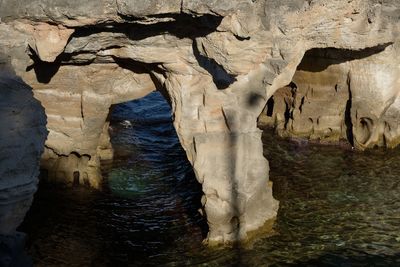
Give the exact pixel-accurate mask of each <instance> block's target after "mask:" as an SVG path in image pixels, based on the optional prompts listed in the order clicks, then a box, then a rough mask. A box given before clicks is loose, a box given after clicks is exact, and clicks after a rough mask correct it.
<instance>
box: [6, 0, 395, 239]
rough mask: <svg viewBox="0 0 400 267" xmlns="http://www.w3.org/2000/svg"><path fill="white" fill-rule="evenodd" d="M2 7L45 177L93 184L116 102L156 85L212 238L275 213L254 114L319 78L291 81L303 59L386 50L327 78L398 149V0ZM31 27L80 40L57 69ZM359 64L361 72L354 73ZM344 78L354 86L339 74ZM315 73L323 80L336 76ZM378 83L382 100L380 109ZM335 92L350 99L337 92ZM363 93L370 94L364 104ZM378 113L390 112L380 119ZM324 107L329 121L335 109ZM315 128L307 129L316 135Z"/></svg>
mask: <svg viewBox="0 0 400 267" xmlns="http://www.w3.org/2000/svg"><path fill="white" fill-rule="evenodd" d="M78 2H79V3H78ZM0 5H1V6H0V17H1V18H2V21H3V22H2V23H0V37H1V38H0V48H1V50H2V51H3V52H6V53H7V54H8V55H9V56H10V57H11V61H12V65H13V67H14V69H15V71H16V72H17V73H18V74H19V75H21V76H22V77H23V79H24V80H25V81H26V82H27V83H29V84H30V85H31V86H32V87H33V88H34V92H35V97H37V98H38V99H39V100H41V101H42V103H43V105H44V106H45V108H46V113H47V115H48V118H49V123H48V129H49V132H50V133H49V139H48V141H47V142H46V153H45V155H44V158H43V162H44V163H51V162H52V164H50V165H49V166H47V168H48V169H49V174H50V173H52V174H51V175H49V178H52V177H53V178H55V179H59V178H60V179H65V180H66V181H67V182H70V183H71V181H73V180H74V179H75V178H74V177H76V176H77V174H76V173H77V172H79V181H85V180H88V181H89V183H91V184H92V185H94V186H98V185H99V177H98V172H97V170H98V167H99V165H98V164H99V158H100V157H101V156H102V150H103V148H109V147H108V146H107V144H106V143H107V136H106V135H104V129H105V127H106V124H107V116H108V112H109V108H110V106H111V105H112V104H115V103H119V102H123V101H128V100H132V99H135V98H139V97H141V96H143V95H144V94H146V93H148V92H150V91H152V90H155V89H158V90H160V91H162V92H163V93H164V95H166V96H167V98H168V100H169V102H170V103H171V106H172V110H173V118H174V126H175V128H176V130H177V133H178V136H179V139H180V141H181V144H182V146H183V148H184V149H185V151H186V153H187V156H188V159H189V161H190V162H191V163H192V164H193V166H194V170H195V173H196V177H197V179H198V181H199V182H200V183H201V184H202V186H203V192H204V195H205V196H204V197H203V205H204V210H205V211H206V216H207V219H208V222H209V228H210V232H209V234H208V239H209V241H210V242H213V241H215V242H220V243H224V242H232V241H237V240H243V239H246V236H247V233H248V232H249V231H252V230H255V229H257V228H259V227H260V226H261V225H263V224H264V223H265V222H267V221H268V220H269V219H271V218H274V217H275V216H276V211H277V201H276V200H274V199H273V197H272V190H271V185H270V183H269V182H268V162H267V161H266V159H265V158H264V157H263V153H262V143H261V139H260V136H261V132H260V130H259V129H258V128H257V118H258V117H259V114H260V113H261V112H262V110H263V108H264V107H265V105H266V103H267V101H268V99H269V98H270V97H271V96H272V95H273V94H274V93H275V92H276V91H277V90H278V89H279V88H282V87H284V86H286V85H288V84H290V82H291V81H292V80H293V76H295V79H299V80H300V81H299V82H298V83H299V85H298V87H300V86H303V84H305V83H306V82H307V81H308V80H310V79H312V80H314V78H313V77H314V76H312V75H314V74H307V73H303V74H300V73H298V74H297V76H296V75H295V72H296V69H297V67H298V65H299V64H300V62H301V60H302V58H303V55H304V54H305V53H306V51H309V50H311V49H314V48H337V49H344V50H349V51H357V50H362V49H365V48H371V47H379V46H382V45H385V46H386V47H387V48H386V49H387V50H385V51H384V52H382V53H379V54H377V55H376V56H371V58H367V59H366V60H368V62H367V63H368V64H365V62H363V61H362V60H354V61H351V62H350V61H349V62H348V63H344V64H345V66H344V67H342V65H341V64H338V66H336V65H335V66H332V67H331V68H332V70H331V69H330V68H329V69H328V71H333V72H335V73H338V76H337V77H338V79H339V80H340V83H345V82H344V81H345V80H346V84H347V85H348V86H349V87H350V89H351V92H352V93H353V92H354V94H352V97H353V102H352V103H354V106H352V109H351V111H350V115H351V117H352V118H353V117H354V121H355V122H360V120H361V117H360V116H361V114H362V118H364V117H366V116H367V115H368V118H370V117H372V115H373V114H374V113H376V114H378V115H379V116H378V115H376V114H375V117H372V118H373V119H372V120H373V121H374V122H375V121H377V119H376V118H380V119H379V121H380V122H379V123H378V124H379V125H385V126H384V129H387V130H385V131H386V132H385V135H384V136H385V138H386V139H390V140H397V130H394V129H397V128H396V127H397V126H395V125H396V122H395V121H396V120H395V119H394V118H397V112H398V109H397V106H398V104H399V103H400V102H399V101H397V98H396V97H394V96H395V95H396V96H397V92H398V83H399V81H398V76H396V75H397V74H396V73H397V71H398V66H399V62H398V58H399V57H398V56H397V55H398V54H397V51H398V50H399V48H398V38H399V37H398V36H399V19H398V14H399V10H400V3H399V2H398V1H396V0H390V1H385V2H382V1H375V0H353V1H339V0H335V1H331V0H329V1H328V0H319V1H306V0H296V1H267V0H265V1H250V0H236V1H180V2H179V3H177V2H176V1H168V3H167V1H159V0H156V1H139V0H137V1H122V0H121V1H108V0H104V1H86V2H85V3H84V4H82V3H81V2H80V1H69V2H68V4H67V3H66V2H65V1H61V0H60V1H55V2H54V1H52V2H50V1H48V0H36V1H33V2H32V1H31V2H29V3H27V2H26V1H7V0H6V1H2V2H1V4H0ZM37 6H43V8H41V9H38V8H37ZM21 11H24V12H21ZM38 21H39V22H41V23H47V24H48V27H49V28H51V27H57V28H58V29H69V30H73V31H74V33H73V34H72V35H71V36H70V38H69V39H68V42H67V43H66V44H65V47H63V49H61V47H62V46H63V44H64V43H62V42H58V44H59V46H57V49H55V50H56V51H57V53H59V52H60V51H64V52H62V53H61V54H60V55H58V56H57V57H56V59H55V62H50V63H44V62H42V61H43V60H47V61H52V60H53V59H54V55H55V54H57V53H51V55H52V56H49V55H45V54H43V53H44V52H41V50H40V49H36V50H35V49H33V51H32V50H31V51H29V49H27V48H28V47H29V45H30V46H31V47H35V44H36V42H38V38H35V36H34V34H33V33H31V32H29V31H24V30H22V29H24V28H26V27H29V25H36V24H37V22H38ZM21 24H25V25H26V27H22V28H21ZM50 25H52V26H50ZM32 42H33V43H32ZM40 42H41V43H40V45H41V46H43V47H46V46H50V45H51V44H50V42H49V38H41V39H40ZM40 45H39V46H40ZM36 47H38V45H36ZM355 62H359V63H357V64H359V65H360V66H359V65H354V66H353V65H352V64H356V63H355ZM379 62H381V63H379ZM382 66H384V68H381V67H382ZM358 67H361V68H358ZM378 70H379V71H381V72H382V73H383V75H389V76H390V79H384V80H385V81H387V80H390V81H391V82H390V83H385V85H384V84H378V83H379V81H382V78H379V77H384V76H382V75H378V74H377V71H378ZM342 74H343V75H342ZM345 74H346V75H347V76H346V78H348V77H349V78H348V79H344V78H343V77H344V75H345ZM307 75H308V76H307ZM315 75H317V76H318V77H319V78H318V79H320V80H321V79H325V77H326V76H329V75H330V74H329V73H324V72H323V73H319V74H315ZM311 76H312V77H311ZM396 77H397V78H396ZM318 79H316V80H318ZM374 79H375V80H374ZM379 79H381V80H379ZM302 80H303V81H302ZM315 83H316V84H317V85H318V87H321V88H322V87H323V88H324V90H323V91H321V92H324V93H322V94H323V95H324V96H323V97H325V98H326V99H328V96H327V95H326V94H328V91H329V90H330V89H329V88H331V84H330V83H331V80H329V81H324V82H323V83H318V82H317V81H315ZM365 87H367V88H368V90H364V88H365ZM383 87H384V88H386V89H385V91H384V92H385V93H384V94H381V95H378V100H379V101H377V102H374V101H373V99H376V98H377V96H376V93H378V92H380V91H379V90H380V89H382V88H383ZM396 88H397V89H396ZM325 89H326V90H325ZM339 90H340V92H341V93H340V94H342V92H343V94H344V95H345V92H346V90H345V88H338V92H339ZM342 90H343V91H342ZM300 92H301V91H298V93H300ZM329 92H330V91H329ZM304 94H306V93H304ZM329 94H330V95H332V97H335V96H334V95H335V94H334V93H333V94H332V93H329ZM358 94H359V95H360V96H363V97H364V98H365V96H367V95H368V101H369V102H368V104H367V105H366V106H365V108H364V106H362V104H361V103H362V101H363V100H361V99H362V97H361V98H359V97H358ZM339 98H340V99H342V96H340V97H338V99H339ZM311 99H312V98H311ZM358 99H360V102H357V101H358ZM326 101H327V100H326ZM388 101H389V102H393V103H392V104H390V105H389V104H388ZM334 102H335V101H334ZM398 102H399V103H398ZM296 103H297V102H296ZM358 103H359V104H358ZM378 103H379V104H378ZM382 103H384V105H382ZM297 104H298V103H297ZM297 104H295V105H294V108H295V109H298V105H297ZM337 105H338V106H341V107H342V106H343V103H337ZM383 106H385V107H388V108H387V109H383V110H382V107H383ZM356 107H359V108H356ZM367 107H368V108H367ZM306 109H307V108H306V107H305V106H304V112H306ZM330 110H331V112H332V114H333V115H332V118H333V117H334V118H336V117H338V114H341V112H342V109H339V110H337V109H335V108H331V109H330ZM356 111H357V112H356ZM383 111H384V112H383ZM310 112H311V111H310ZM318 112H322V109H321V110H318ZM371 112H372V113H371ZM304 114H306V113H304ZM365 114H367V115H365ZM382 114H384V115H382ZM296 116H298V117H301V114H297V115H296ZM382 116H386V117H388V118H391V119H382V118H383V117H382ZM306 117H307V116H306ZM326 118H327V119H326V123H330V124H333V125H331V128H332V132H334V133H335V136H342V135H343V131H342V130H339V128H340V126H338V125H342V124H343V121H342V120H341V119H339V120H334V121H332V118H331V117H326ZM388 121H390V122H389V123H387V122H388ZM326 123H325V124H326ZM382 123H383V124H382ZM325 124H324V125H325ZM361 124H365V125H367V126H366V127H367V128H368V127H369V128H368V129H369V130H368V132H371V133H375V132H381V131H382V130H381V129H382V126H379V127H377V126H376V124H375V123H374V124H373V126H371V124H368V121H367V122H361ZM292 125H294V124H292ZM293 127H294V128H293V129H297V128H299V126H293ZM296 127H297V128H296ZM338 127H339V128H338ZM374 127H375V128H374ZM323 128H324V127H322V128H321V129H317V131H315V127H314V128H313V129H314V132H317V133H318V134H322V133H324V129H323ZM355 129H361V128H360V127H357V126H356V128H355ZM374 129H375V130H374ZM307 131H308V130H307ZM307 131H305V132H306V133H307ZM301 132H304V131H301ZM353 133H354V138H355V139H354V140H355V143H356V141H357V142H359V143H360V147H361V146H363V145H365V146H371V145H372V144H373V143H374V142H375V141H368V140H375V139H376V138H375V137H374V136H375V135H373V134H372V135H371V136H368V135H366V134H365V133H364V131H361V132H360V133H358V132H357V131H353ZM378 136H382V134H378ZM335 138H336V137H335ZM379 138H380V137H379ZM379 138H378V139H377V140H379ZM391 142H392V143H393V144H396V142H397V141H391ZM108 151H110V150H108ZM109 156H110V155H109ZM96 173H97V174H96ZM82 177H83V179H82Z"/></svg>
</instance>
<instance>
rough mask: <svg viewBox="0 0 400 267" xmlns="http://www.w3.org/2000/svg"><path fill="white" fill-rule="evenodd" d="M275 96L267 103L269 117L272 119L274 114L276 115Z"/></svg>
mask: <svg viewBox="0 0 400 267" xmlns="http://www.w3.org/2000/svg"><path fill="white" fill-rule="evenodd" d="M274 104H275V101H274V96H271V97H270V98H269V99H268V101H267V113H266V114H267V116H268V117H272V114H274Z"/></svg>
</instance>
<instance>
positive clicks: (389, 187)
mask: <svg viewBox="0 0 400 267" xmlns="http://www.w3.org/2000/svg"><path fill="white" fill-rule="evenodd" d="M111 135H112V143H113V146H114V149H115V152H116V159H115V160H114V161H112V162H104V164H103V166H104V168H103V169H104V178H105V183H104V190H103V192H98V191H94V190H90V189H87V188H55V187H50V186H48V185H41V188H40V190H39V192H38V193H37V195H36V198H35V201H34V204H33V207H32V209H31V211H30V213H29V214H28V216H27V218H26V220H25V222H24V224H23V225H22V227H21V230H23V231H26V232H27V233H28V234H29V237H30V240H29V243H28V248H27V249H28V252H29V253H30V254H31V255H32V257H33V260H34V262H35V264H36V266H143V265H153V266H193V265H201V266H400V229H399V226H400V213H399V212H400V188H399V183H400V168H399V162H400V150H398V149H397V150H389V151H385V150H373V151H367V152H364V153H359V152H354V151H352V150H351V149H343V148H338V147H334V146H318V145H311V144H306V143H301V142H297V143H289V142H286V141H282V140H279V139H278V138H277V137H274V136H273V135H272V134H271V133H265V134H264V137H263V138H264V143H265V144H266V145H265V149H264V151H265V155H266V157H267V158H268V159H270V165H271V166H270V167H271V173H270V175H271V177H272V180H273V181H274V194H275V198H277V199H278V200H279V201H280V210H279V214H278V218H277V221H276V224H275V234H274V235H273V236H272V237H269V238H264V239H261V240H259V241H258V242H256V243H255V244H254V245H253V246H252V247H251V248H229V249H208V248H205V247H204V246H202V244H201V241H202V239H203V238H204V235H205V233H206V231H207V226H206V222H205V220H204V219H203V218H202V217H201V216H200V215H199V214H198V212H197V209H198V208H199V203H200V196H201V188H200V186H199V185H198V184H197V182H196V180H195V177H194V174H193V171H192V169H191V167H190V164H189V163H188V162H187V160H186V157H185V154H184V151H183V150H182V148H181V147H180V145H179V142H178V139H177V137H176V134H175V131H174V129H173V127H172V124H171V118H170V110H169V107H168V105H167V104H166V103H165V101H164V100H163V99H162V97H161V96H160V95H159V94H158V93H152V94H150V95H149V96H147V97H146V98H144V99H142V100H140V101H133V102H130V103H126V104H122V105H119V106H117V107H116V109H115V110H114V112H113V116H112V124H111ZM271 159H273V160H271Z"/></svg>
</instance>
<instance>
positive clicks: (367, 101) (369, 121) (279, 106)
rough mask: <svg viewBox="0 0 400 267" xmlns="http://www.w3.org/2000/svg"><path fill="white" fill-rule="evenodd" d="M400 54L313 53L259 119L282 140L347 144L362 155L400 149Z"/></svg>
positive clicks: (382, 50)
mask: <svg viewBox="0 0 400 267" xmlns="http://www.w3.org/2000/svg"><path fill="white" fill-rule="evenodd" d="M399 56H400V55H399V51H398V49H395V48H394V47H393V46H377V47H373V48H368V49H364V50H360V51H349V50H340V49H332V48H330V49H312V50H310V51H308V52H307V53H306V54H305V56H304V58H303V61H302V63H301V64H300V65H299V66H298V68H297V71H296V73H295V75H294V76H293V79H292V82H291V84H290V85H288V86H286V87H283V88H281V89H279V90H278V91H277V92H276V93H275V94H274V95H273V96H272V97H271V98H270V99H269V102H268V104H267V106H266V108H265V110H264V112H263V113H262V115H261V116H260V118H259V125H261V127H267V126H269V127H274V128H275V129H276V131H277V133H278V134H279V135H281V136H283V137H303V138H308V139H318V140H323V141H339V140H340V139H347V140H348V141H349V143H350V144H351V145H353V146H354V147H355V148H357V149H361V150H363V149H366V148H371V147H374V146H386V147H396V146H397V145H398V144H399V143H400V138H399V137H400V133H399V129H398V126H399V123H400V117H399V116H398V113H397V112H398V110H399V108H398V103H397V102H398V101H399V99H398V98H399V85H400V80H399V79H400V68H399V62H398V61H399V58H400V57H399Z"/></svg>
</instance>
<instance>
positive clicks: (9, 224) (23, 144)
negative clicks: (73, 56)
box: [0, 61, 47, 266]
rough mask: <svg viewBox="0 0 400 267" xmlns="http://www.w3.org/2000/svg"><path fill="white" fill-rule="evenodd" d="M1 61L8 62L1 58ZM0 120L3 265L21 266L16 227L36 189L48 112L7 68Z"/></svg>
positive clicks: (0, 83)
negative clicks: (46, 113)
mask: <svg viewBox="0 0 400 267" xmlns="http://www.w3.org/2000/svg"><path fill="white" fill-rule="evenodd" d="M0 65H3V67H4V65H5V64H1V61H0ZM3 67H2V68H3ZM0 121H1V125H0V127H1V129H0V266H19V265H17V263H18V262H20V261H22V260H23V259H22V258H21V257H22V256H21V253H23V251H24V237H23V235H22V234H20V233H17V232H16V228H17V227H18V226H19V225H20V224H21V222H22V220H23V219H24V217H25V214H26V212H27V211H28V209H29V208H30V206H31V203H32V200H33V194H34V193H35V192H36V189H37V183H38V175H39V161H40V157H41V154H42V152H43V147H44V142H45V139H46V136H47V131H46V115H45V113H44V109H43V107H42V106H41V105H40V103H39V101H37V100H36V99H35V98H34V97H33V94H32V88H30V87H29V86H27V85H26V84H25V83H24V82H23V81H22V80H21V79H19V78H16V77H15V75H13V74H12V73H10V72H8V71H6V70H5V69H4V68H3V71H0Z"/></svg>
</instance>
